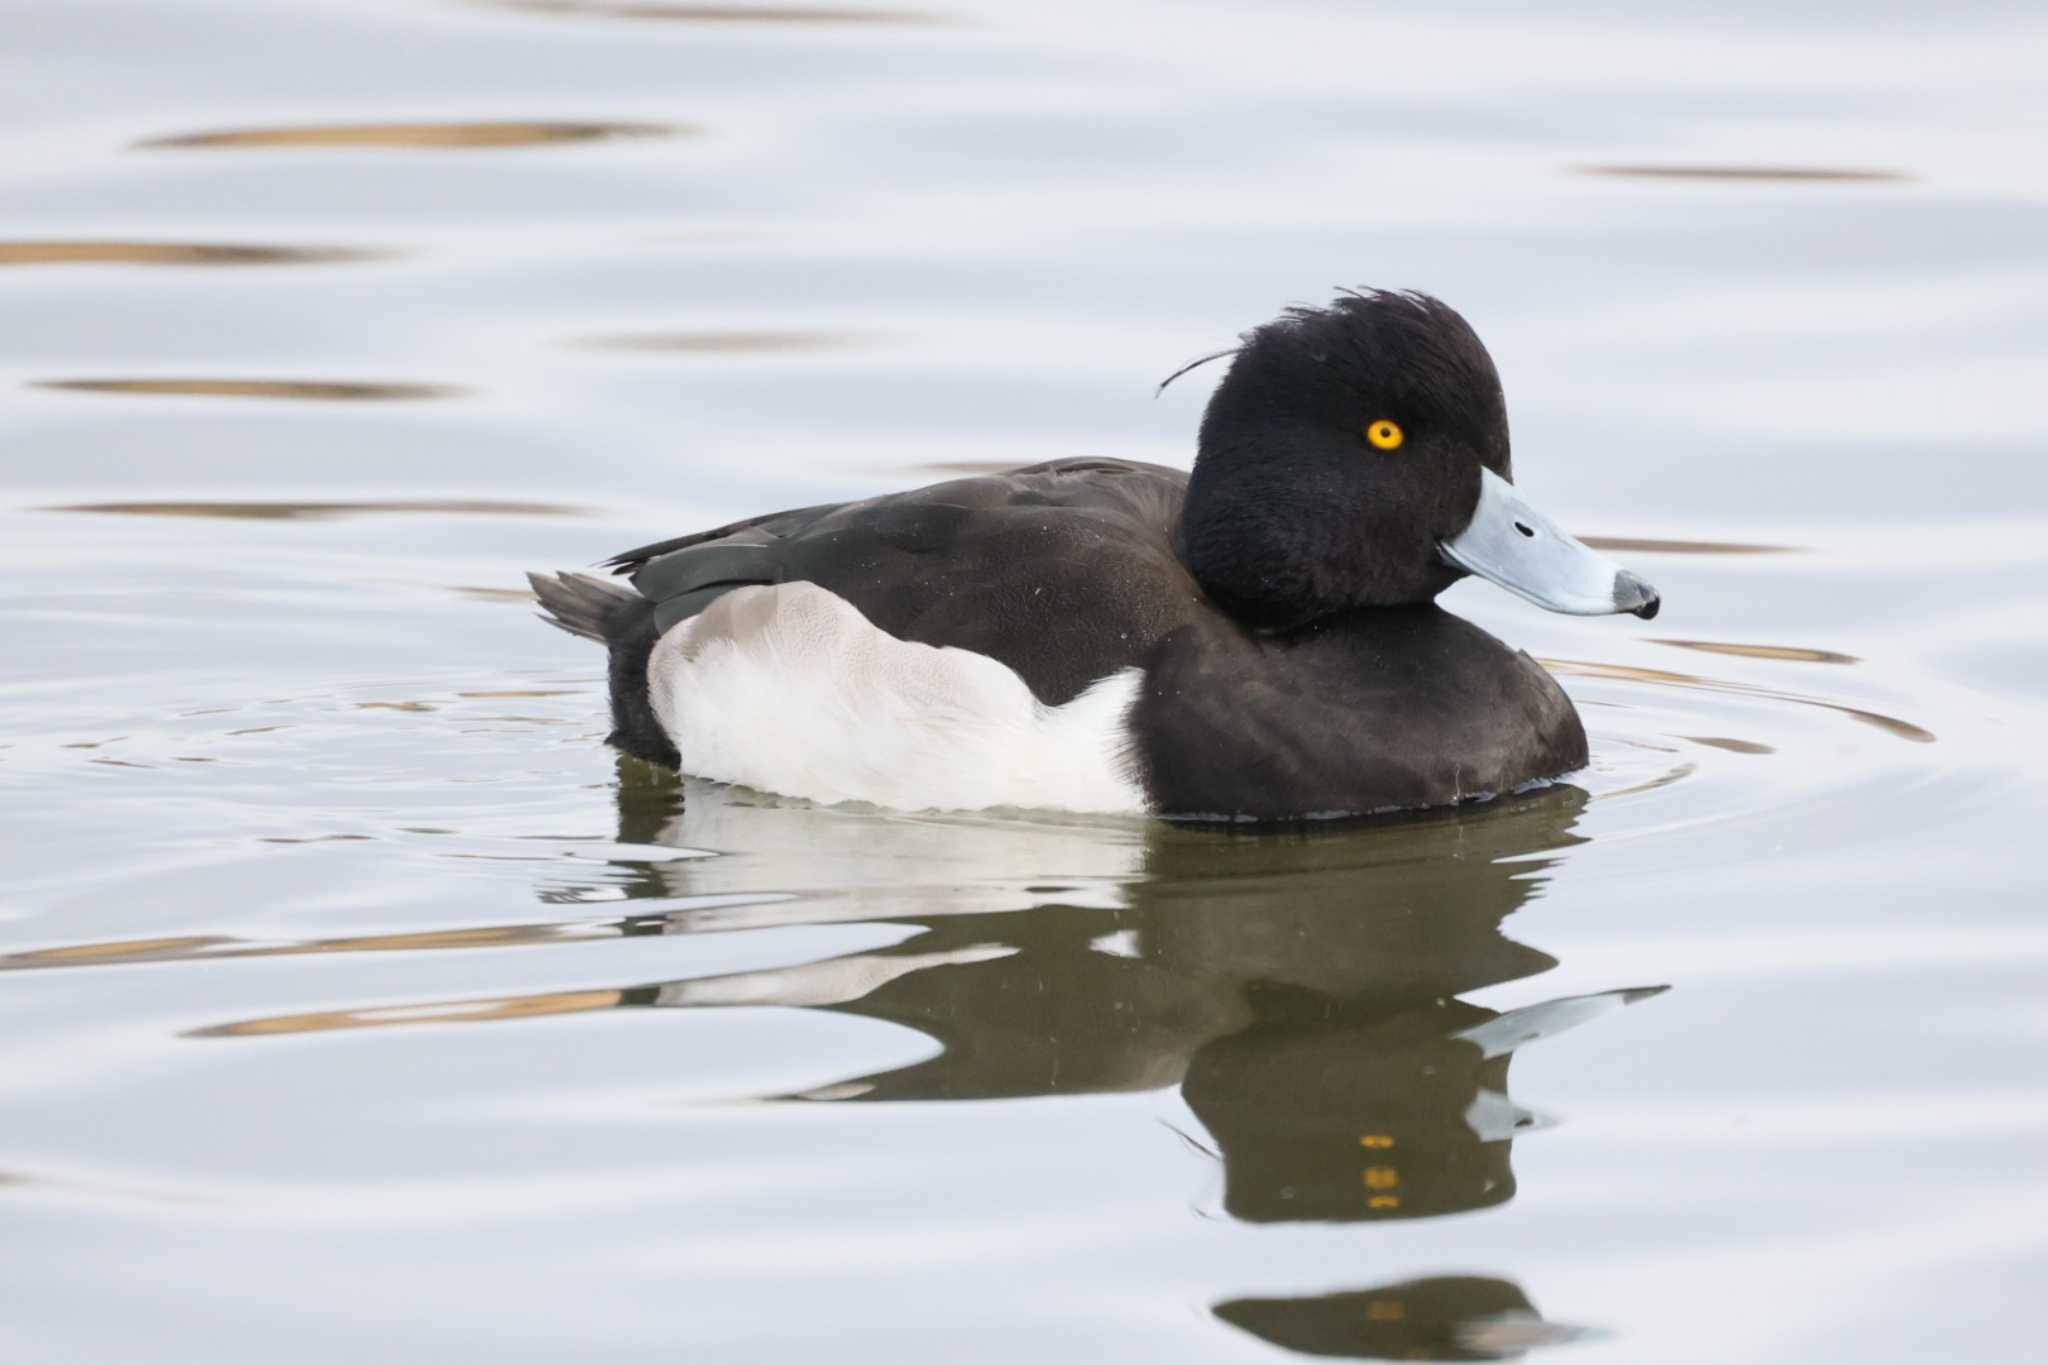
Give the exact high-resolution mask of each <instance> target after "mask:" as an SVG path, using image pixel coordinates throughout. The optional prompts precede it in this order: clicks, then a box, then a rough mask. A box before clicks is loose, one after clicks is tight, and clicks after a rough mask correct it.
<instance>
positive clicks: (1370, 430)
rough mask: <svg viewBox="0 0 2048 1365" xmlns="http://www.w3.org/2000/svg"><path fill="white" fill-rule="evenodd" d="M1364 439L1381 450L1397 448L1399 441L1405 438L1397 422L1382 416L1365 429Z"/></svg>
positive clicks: (1399, 445) (1398, 447) (1399, 446)
mask: <svg viewBox="0 0 2048 1365" xmlns="http://www.w3.org/2000/svg"><path fill="white" fill-rule="evenodd" d="M1365 439H1366V440H1368V441H1371V442H1372V443H1373V444H1374V445H1376V446H1378V447H1379V448H1380V449H1381V450H1399V449H1400V448H1401V442H1402V441H1404V440H1406V439H1407V436H1406V434H1405V433H1404V432H1403V431H1402V430H1401V424H1400V423H1399V422H1389V421H1388V420H1387V419H1386V418H1384V417H1382V418H1380V420H1379V421H1377V422H1374V423H1373V424H1372V425H1371V426H1369V427H1367V428H1366V429H1365Z"/></svg>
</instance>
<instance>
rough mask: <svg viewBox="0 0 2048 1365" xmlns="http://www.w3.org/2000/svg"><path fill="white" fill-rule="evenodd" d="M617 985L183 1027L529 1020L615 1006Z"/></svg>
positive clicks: (233, 1029)
mask: <svg viewBox="0 0 2048 1365" xmlns="http://www.w3.org/2000/svg"><path fill="white" fill-rule="evenodd" d="M625 1000H626V993H625V992H624V991H622V990H594V991H546V992H542V993H540V994H537V995H506V996H498V997H496V998H493V999H485V1000H438V1001H427V1002H423V1003H421V1004H416V1005H388V1006H380V1007H377V1008H372V1009H360V1010H320V1011H316V1012H314V1013H311V1014H273V1015H270V1016H269V1017H267V1018H262V1019H242V1020H237V1021H235V1022H233V1023H228V1024H215V1025H212V1026H209V1027H206V1028H196V1029H191V1030H188V1031H187V1032H186V1033H185V1034H184V1036H185V1037H187V1038H251V1037H261V1036H263V1035H266V1034H274V1033H327V1032H332V1031H333V1030H336V1029H355V1028H388V1027H390V1026H391V1025H394V1024H481V1023H490V1022H492V1021H495V1020H500V1019H534V1018H539V1017H541V1016H544V1015H550V1014H581V1013H584V1012H586V1011H590V1010H608V1009H616V1008H617V1007H618V1006H620V1005H622V1004H624V1003H625Z"/></svg>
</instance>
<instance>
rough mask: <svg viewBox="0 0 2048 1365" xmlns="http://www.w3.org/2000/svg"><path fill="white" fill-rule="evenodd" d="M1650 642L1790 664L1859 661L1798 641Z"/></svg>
mask: <svg viewBox="0 0 2048 1365" xmlns="http://www.w3.org/2000/svg"><path fill="white" fill-rule="evenodd" d="M1650 643H1651V644H1657V645H1670V646H1671V647H1672V648H1674V649H1697V650H1699V651H1701V652H1702V653H1705V654H1733V655H1736V656H1737V657H1739V658H1744V659H1772V660H1776V661H1778V662H1780V663H1789V664H1860V663H1862V662H1863V660H1862V659H1860V658H1858V657H1857V656H1856V655H1854V654H1837V653H1836V652H1835V651H1834V650H1832V649H1806V648H1803V647H1801V646H1799V645H1738V644H1732V643H1728V642H1726V641H1721V640H1652V641H1651V642H1650Z"/></svg>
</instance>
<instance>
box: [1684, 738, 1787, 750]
mask: <svg viewBox="0 0 2048 1365" xmlns="http://www.w3.org/2000/svg"><path fill="white" fill-rule="evenodd" d="M1679 738H1680V739H1682V740H1685V741H1686V742H1687V743H1690V744H1704V745H1705V746H1706V747H1707V748H1709V749H1722V750H1725V751H1727V752H1728V753H1731V754H1774V753H1776V752H1778V751H1777V750H1776V749H1774V748H1772V747H1771V746H1770V745H1768V744H1759V743H1757V742H1756V741H1755V740H1753V739H1730V738H1728V737H1727V736H1726V735H1680V736H1679Z"/></svg>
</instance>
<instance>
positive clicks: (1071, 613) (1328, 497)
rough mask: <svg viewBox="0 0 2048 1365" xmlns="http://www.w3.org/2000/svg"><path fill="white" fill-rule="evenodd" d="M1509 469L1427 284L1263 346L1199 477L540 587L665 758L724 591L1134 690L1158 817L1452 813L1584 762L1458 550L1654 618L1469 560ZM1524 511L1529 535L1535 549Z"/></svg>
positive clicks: (1454, 327)
mask: <svg viewBox="0 0 2048 1365" xmlns="http://www.w3.org/2000/svg"><path fill="white" fill-rule="evenodd" d="M1368 428H1372V429H1373V430H1374V431H1375V432H1378V433H1380V436H1379V437H1376V438H1375V439H1372V440H1368V438H1367V431H1368ZM1389 430H1391V432H1392V435H1391V436H1387V435H1386V433H1387V432H1388V431H1389ZM1382 438H1384V439H1386V440H1390V441H1391V445H1386V444H1383V443H1382ZM1510 468H1511V466H1510V461H1509V443H1508V428H1507V413H1506V406H1505V402H1504V400H1503V398H1502V394H1501V387H1500V381H1499V378H1498V376H1497V375H1496V373H1495V371H1494V367H1493V362H1492V360H1491V359H1490V358H1489V357H1488V355H1487V353H1486V348H1485V347H1484V346H1483V345H1482V344H1481V343H1480V341H1479V338H1478V337H1477V335H1476V334H1474V333H1473V331H1472V329H1471V328H1470V327H1469V326H1468V325H1467V324H1466V323H1465V321H1464V319H1463V318H1461V317H1459V316H1458V314H1457V313H1455V312H1454V311H1452V310H1451V309H1450V308H1448V307H1447V306H1445V305H1444V304H1442V303H1440V302H1438V301H1436V300H1435V299H1432V298H1429V297H1427V296H1424V295H1420V294H1393V293H1376V292H1367V293H1348V294H1346V295H1344V296H1342V297H1340V298H1339V299H1337V300H1336V301H1335V302H1334V303H1333V304H1332V305H1331V306H1330V307H1329V308H1327V309H1306V308H1303V309H1294V310H1291V311H1290V312H1288V313H1287V314H1285V315H1284V316H1282V317H1281V318H1279V319H1278V320H1277V321H1274V322H1271V323H1268V324H1266V325H1265V326H1262V327H1259V328H1256V329H1255V330H1253V331H1251V332H1248V333H1246V334H1245V336H1244V337H1243V339H1242V345H1241V346H1240V347H1239V348H1238V350H1237V351H1236V353H1235V358H1234V360H1233V361H1232V364H1231V366H1230V369H1229V372H1228V373H1227V374H1226V375H1225V377H1224V379H1223V380H1222V382H1221V384H1220V385H1219V386H1218V388H1217V390H1216V392H1215V395H1214V397H1213V398H1212V399H1211V400H1210V403H1209V407H1208V411H1207V414H1206V415H1205V417H1204V419H1203V422H1202V429H1201V443H1200V451H1199V456H1198V458H1197V460H1196V463H1195V469H1194V472H1193V474H1192V476H1188V475H1183V474H1181V473H1179V472H1177V471H1175V470H1171V469H1166V468H1163V467H1160V466H1156V465H1148V464H1138V463H1132V462H1127V461H1120V460H1107V459H1077V460H1059V461H1054V462H1051V463H1048V464H1041V465H1036V466H1033V467H1031V468H1028V469H1021V470H1018V471H1016V472H1014V473H1009V474H1002V475H994V476H988V477H982V478H968V479H959V480H954V481H952V482H948V483H942V484H936V485H933V486H931V487H928V488H922V489H917V490H914V491H910V492H903V493H896V494H890V495H887V496H884V497H878V498H870V499H866V500H864V501H860V502H853V503H845V504H836V505H828V506H818V507H810V508H804V509H801V510H796V511H789V512H780V513H775V514H771V515H768V516H763V517H756V518H753V519H750V520H748V521H743V522H737V523H734V524H733V525H730V526H725V527H721V528H719V529H717V530H713V531H706V532H702V533H699V534H696V535H690V536H684V537H681V538H678V539H674V540H667V541H661V542H658V543H656V544H652V545H647V546H643V547H641V548H640V549H637V550H630V551H627V552H626V553H624V554H621V555H618V556H616V557H614V558H613V559H612V560H610V561H609V565H610V567H611V568H612V569H613V571H614V572H616V573H619V574H622V575H625V576H626V577H627V578H628V579H629V580H630V582H631V583H632V585H633V588H634V589H635V590H637V591H635V592H630V593H629V592H627V591H626V590H624V589H622V588H619V587H617V586H615V585H611V584H604V583H602V582H600V581H599V580H595V579H591V578H587V577H584V576H581V575H560V576H557V577H553V578H548V577H538V576H536V578H535V580H534V582H535V587H536V590H537V591H538V592H539V593H540V595H541V600H542V604H543V606H544V607H545V608H546V609H547V611H548V612H549V613H550V614H551V615H552V617H553V619H554V620H555V621H556V622H557V624H560V625H562V626H563V627H564V628H565V629H568V630H570V631H572V632H574V633H577V634H581V635H586V636H590V637H592V638H599V639H603V640H604V641H605V642H606V643H607V644H608V646H609V647H610V649H611V652H612V668H611V685H612V707H613V715H614V722H615V730H614V733H613V735H612V742H613V743H615V744H617V745H618V746H619V747H621V748H623V749H625V750H627V751H628V752H630V753H634V754H637V755H639V756H641V757H644V758H649V759H651V760H653V761H656V762H663V763H668V764H670V765H676V764H678V762H680V764H681V765H682V766H687V764H688V755H687V754H683V755H680V756H678V755H677V754H676V751H675V747H674V744H673V742H672V741H671V739H670V737H669V736H668V735H667V734H666V733H665V732H664V731H663V730H662V728H661V725H660V723H659V720H658V719H657V717H656V716H655V714H654V711H653V709H652V708H651V707H650V706H649V704H648V698H647V658H648V654H649V652H650V651H651V650H652V648H653V646H654V644H655V641H656V640H657V639H658V638H659V637H660V635H661V634H663V633H664V632H667V631H669V630H670V629H672V628H674V627H675V626H676V625H677V624H678V623H680V622H682V621H685V620H687V619H689V618H690V617H691V616H693V615H695V614H696V613H698V612H701V611H702V610H703V609H704V608H705V607H706V606H707V605H709V604H710V603H711V602H712V601H714V600H716V599H717V598H718V597H719V596H720V595H722V594H724V593H727V592H730V591H732V590H734V589H735V588H739V587H743V586H747V585H753V584H771V583H797V582H805V583H812V584H816V585H817V586H819V587H822V588H824V589H826V590H828V591H830V592H832V593H834V594H837V595H838V596H839V597H841V598H843V599H844V600H845V601H846V602H848V603H850V604H852V606H853V607H855V608H856V609H857V610H858V611H859V612H860V613H861V614H862V615H863V616H864V617H866V619H867V620H868V621H869V622H870V623H872V624H873V625H874V626H876V627H878V628H880V629H881V630H883V631H886V632H887V633H888V634H890V635H893V636H896V637H897V638H899V639H902V640H908V641H913V642H917V643H921V644H930V645H941V646H952V647H955V648H960V649H967V650H973V651H976V652H978V653H981V654H985V655H988V656H990V657H991V658H994V659H996V660H997V661H999V662H1001V663H1003V664H1005V665H1007V666H1008V667H1009V668H1011V669H1013V670H1015V671H1016V673H1017V674H1018V675H1019V676H1020V677H1022V679H1023V680H1024V682H1025V683H1026V684H1027V685H1028V686H1029V688H1030V689H1031V691H1032V693H1033V694H1034V695H1035V696H1036V697H1037V698H1038V700H1039V701H1040V702H1042V703H1044V704H1046V705H1048V706H1058V705H1060V704H1062V703H1065V702H1067V701H1069V700H1071V699H1072V698H1074V697H1075V696H1077V695H1078V694H1080V693H1081V692H1082V691H1084V690H1085V689H1087V688H1088V687H1089V686H1090V685H1091V684H1093V683H1095V682H1097V681H1099V680H1101V679H1103V678H1105V677H1108V676H1109V675H1112V674H1115V673H1118V672H1119V671H1120V670H1125V669H1130V668H1138V669H1142V670H1144V675H1143V678H1142V680H1141V682H1140V684H1139V687H1138V691H1137V696H1136V699H1135V701H1134V702H1133V703H1132V705H1131V707H1130V710H1129V712H1128V715H1127V717H1126V728H1127V731H1128V734H1127V743H1128V747H1129V757H1130V760H1131V762H1132V764H1133V765H1134V767H1135V768H1136V770H1137V773H1138V776H1139V778H1140V780H1141V782H1142V784H1143V787H1144V790H1145V793H1146V795H1147V797H1148V798H1149V801H1150V804H1151V805H1152V807H1153V808H1154V809H1156V810H1158V811H1160V812H1161V813H1165V814H1178V815H1218V816H1232V817H1250V818H1284V817H1299V816H1308V815H1320V814H1334V813H1342V812H1360V811H1372V810H1381V809H1388V808H1394V807H1413V806H1428V805H1441V804H1446V803H1450V802H1455V801H1459V800H1463V799H1468V798H1472V797H1476V796H1483V795H1491V794H1495V793H1499V792H1503V791H1507V790H1510V789H1512V788H1514V787H1517V786H1520V785H1523V784H1525V783H1528V782H1530V781H1533V780H1537V779H1542V778H1549V777H1556V776H1559V775H1561V774H1563V773H1565V772H1569V771H1571V770H1572V769H1575V768H1578V767H1580V766H1583V765H1584V763H1585V762H1586V757H1587V753H1586V739H1585V732H1584V730H1583V728H1582V727H1581V726H1580V723H1579V719H1578V715H1577V713H1576V712H1575V711H1574V710H1573V708H1572V705H1571V702H1570V701H1569V699H1568V698H1566V696H1565V695H1564V693H1563V691H1562V690H1561V689H1560V688H1559V687H1558V686H1557V684H1556V683H1555V682H1554V681H1553V680H1552V679H1551V678H1550V677H1549V675H1548V674H1546V673H1545V672H1544V671H1543V670H1542V669H1540V668H1539V667H1537V666H1536V665H1535V664H1534V663H1533V662H1532V661H1531V660H1530V659H1529V658H1528V656H1527V655H1525V654H1521V653H1519V652H1517V651H1514V650H1511V649H1509V648H1508V647H1507V646H1505V645H1503V644H1501V643H1500V642H1499V641H1497V640H1495V639H1494V638H1493V637H1491V636H1489V635H1487V634H1486V633H1485V632H1484V631H1481V630H1479V629H1478V628H1477V627H1475V626H1472V625H1470V624H1468V623H1466V622H1464V621H1462V620H1460V619H1458V618H1456V617H1453V616H1450V615H1447V614H1446V613H1444V612H1442V611H1440V610H1438V609H1437V608H1436V607H1435V606H1434V605H1432V600H1433V599H1434V598H1435V597H1436V595H1437V594H1438V593H1440V592H1442V591H1443V590H1444V589H1445V588H1446V587H1448V586H1450V585H1451V584H1452V583H1453V582H1455V581H1457V579H1458V578H1459V577H1461V576H1463V572H1464V570H1463V569H1461V568H1459V567H1456V566H1454V564H1453V563H1451V562H1450V556H1451V554H1452V549H1453V542H1456V547H1457V548H1462V549H1465V550H1468V551H1469V553H1467V554H1465V555H1464V557H1462V558H1461V559H1460V560H1459V563H1469V564H1472V565H1474V566H1476V567H1478V571H1480V572H1484V573H1486V574H1487V576H1489V577H1494V578H1497V579H1498V580H1499V581H1501V582H1502V583H1503V584H1505V585H1506V586H1508V587H1510V588H1512V589H1513V590H1515V591H1517V592H1520V593H1522V594H1523V595H1525V596H1530V597H1531V598H1532V599H1534V600H1545V601H1547V604H1549V605H1553V606H1557V607H1558V609H1561V610H1571V611H1612V610H1628V611H1635V612H1637V613H1638V614H1643V615H1647V614H1650V613H1652V612H1654V611H1655V609H1656V605H1657V603H1656V597H1655V594H1654V592H1653V591H1652V590H1651V589H1649V588H1648V586H1647V585H1645V584H1642V583H1641V582H1640V580H1636V579H1634V578H1633V576H1631V575H1624V574H1620V573H1619V572H1614V573H1613V574H1611V578H1612V583H1613V587H1612V590H1611V591H1608V590H1607V589H1605V588H1602V589H1601V591H1603V592H1607V597H1606V598H1605V599H1601V600H1596V601H1595V602H1594V603H1593V605H1591V606H1587V605H1585V604H1584V601H1583V599H1584V593H1583V592H1579V593H1578V595H1577V596H1572V595H1571V594H1570V593H1567V592H1565V591H1564V590H1563V589H1562V588H1560V589H1558V590H1557V593H1556V594H1555V595H1556V596H1557V598H1558V600H1556V601H1549V600H1548V599H1546V597H1545V595H1544V594H1545V593H1546V592H1547V591H1549V589H1548V588H1547V587H1546V585H1545V584H1543V583H1541V582H1536V581H1534V580H1536V579H1540V578H1541V577H1542V576H1543V575H1545V574H1555V573H1557V572H1558V570H1557V569H1556V567H1555V565H1553V564H1551V562H1550V561H1551V560H1555V561H1556V563H1557V564H1562V565H1565V566H1567V567H1568V568H1569V569H1570V570H1571V571H1572V572H1573V573H1577V574H1579V575H1580V576H1581V577H1583V576H1584V574H1585V573H1586V572H1588V570H1587V562H1588V561H1597V557H1594V556H1591V554H1590V552H1588V551H1585V550H1584V547H1582V546H1578V545H1577V543H1576V542H1572V541H1570V539H1569V537H1565V536H1563V535H1562V533H1554V528H1549V527H1548V525H1547V523H1544V524H1543V529H1544V530H1545V531H1546V532H1553V533H1554V534H1551V535H1550V536H1549V538H1548V540H1543V539H1532V543H1531V544H1530V545H1529V546H1528V547H1526V552H1527V553H1528V554H1529V555H1531V556H1536V557H1535V558H1532V560H1531V565H1530V566H1529V567H1526V568H1525V567H1522V566H1519V565H1518V564H1515V563H1510V564H1509V565H1508V567H1507V568H1505V569H1499V570H1495V569H1493V568H1489V567H1484V566H1481V564H1480V561H1481V560H1484V561H1485V563H1486V564H1491V563H1492V562H1493V559H1492V558H1489V557H1488V556H1494V557H1498V555H1500V554H1501V553H1506V554H1508V555H1509V556H1511V557H1512V556H1516V555H1522V554H1524V553H1525V547H1524V546H1523V543H1522V542H1521V541H1520V540H1518V539H1517V538H1516V536H1514V535H1513V534H1508V535H1507V536H1506V550H1505V551H1504V552H1503V551H1502V550H1501V546H1500V543H1499V541H1498V540H1496V541H1495V542H1494V543H1493V544H1492V546H1491V548H1488V547H1484V546H1480V547H1476V548H1475V546H1474V545H1473V544H1470V543H1468V542H1476V540H1477V539H1478V533H1479V531H1480V530H1481V529H1483V528H1481V526H1480V523H1481V521H1482V520H1484V519H1487V518H1492V519H1493V520H1494V521H1495V522H1498V521H1499V519H1500V518H1501V517H1504V516H1508V515H1512V514H1513V513H1512V509H1514V508H1518V507H1520V504H1519V503H1514V502H1511V501H1510V502H1503V501H1502V499H1503V498H1507V499H1512V496H1513V495H1512V491H1511V490H1508V491H1507V492H1505V493H1503V492H1501V490H1505V489H1506V487H1507V486H1506V484H1505V483H1504V482H1503V481H1504V480H1506V479H1508V477H1509V475H1510ZM1489 480H1491V482H1490V483H1489V482H1488V481H1489ZM1483 489H1484V490H1486V491H1487V492H1488V495H1489V497H1491V498H1492V502H1489V500H1488V497H1482V491H1483ZM1501 506H1505V507H1508V508H1510V511H1509V512H1501V511H1499V510H1498V508H1499V507H1501ZM1526 517H1527V520H1516V521H1515V522H1514V524H1513V529H1514V531H1517V532H1519V533H1520V534H1521V536H1525V537H1531V538H1537V537H1538V534H1539V533H1538V531H1537V529H1536V528H1535V526H1534V525H1532V524H1531V523H1534V522H1540V517H1537V516H1536V514H1534V513H1533V512H1528V513H1526ZM1491 529H1492V530H1494V531H1499V530H1500V529H1501V527H1500V526H1499V525H1493V526H1492V527H1491ZM1551 542H1556V543H1551ZM1475 556H1476V558H1475ZM1543 556H1548V558H1544V557H1543ZM1612 568H1613V566H1608V565H1604V564H1603V563H1600V562H1595V563H1594V565H1593V568H1592V569H1591V570H1590V572H1592V574H1593V575H1594V580H1595V581H1596V582H1598V581H1599V579H1598V576H1599V575H1600V574H1602V573H1607V572H1608V571H1609V570H1611V569H1612ZM1524 579H1528V580H1530V581H1524ZM1572 586H1574V587H1575V588H1576V587H1579V586H1582V585H1578V584H1577V583H1576V581H1575V582H1574V585H1572ZM1595 597H1596V598H1598V594H1597V593H1596V594H1595ZM1566 598H1569V599H1570V600H1569V602H1567V601H1566V600H1565V599H1566Z"/></svg>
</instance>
